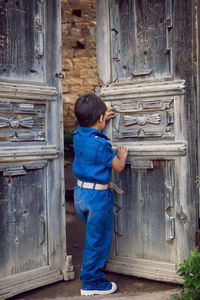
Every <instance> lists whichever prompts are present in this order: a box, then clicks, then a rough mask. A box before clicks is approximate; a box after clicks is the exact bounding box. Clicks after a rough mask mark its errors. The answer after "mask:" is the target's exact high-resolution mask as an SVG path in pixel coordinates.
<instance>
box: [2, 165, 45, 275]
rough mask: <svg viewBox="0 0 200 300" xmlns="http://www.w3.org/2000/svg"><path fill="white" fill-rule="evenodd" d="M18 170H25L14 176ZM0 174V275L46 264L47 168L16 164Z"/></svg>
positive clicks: (16, 272)
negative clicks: (0, 246) (32, 167)
mask: <svg viewBox="0 0 200 300" xmlns="http://www.w3.org/2000/svg"><path fill="white" fill-rule="evenodd" d="M27 166H28V164H27ZM20 168H21V169H20ZM11 170H12V173H11ZM19 170H21V171H22V170H23V171H24V174H21V175H20V176H17V174H16V171H18V173H19ZM14 171H15V173H14ZM0 178H1V210H0V213H1V217H0V235H1V243H2V246H3V249H2V252H1V257H0V266H1V270H3V273H2V274H1V276H2V277H5V276H10V275H15V274H18V273H21V272H26V271H29V270H32V269H36V268H40V267H42V266H46V265H48V253H47V245H48V236H47V211H46V169H45V168H43V169H36V170H29V169H26V167H24V168H22V167H21V166H20V165H18V166H15V169H14V168H13V167H12V168H10V169H8V168H7V169H5V171H3V172H1V176H0ZM28 254H29V255H28Z"/></svg>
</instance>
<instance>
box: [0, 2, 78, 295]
mask: <svg viewBox="0 0 200 300" xmlns="http://www.w3.org/2000/svg"><path fill="white" fill-rule="evenodd" d="M0 13H1V20H0V24H1V26H0V39H1V40H0V188H1V190H0V234H1V243H0V298H1V299H7V298H9V297H11V296H13V295H15V294H18V293H21V292H23V291H26V290H30V289H33V288H36V287H39V286H42V285H45V284H49V283H52V282H55V281H58V280H62V279H63V278H65V280H69V279H72V278H73V277H74V272H73V266H71V265H70V263H71V260H70V258H69V257H67V253H66V228H65V226H66V222H65V197H64V164H63V123H62V97H61V95H62V93H61V91H62V82H61V80H60V79H59V78H58V76H57V75H56V74H58V73H60V72H61V52H60V48H61V1H60V0H55V1H51V0H37V1H33V0H19V1H14V2H13V1H11V0H8V1H1V3H0Z"/></svg>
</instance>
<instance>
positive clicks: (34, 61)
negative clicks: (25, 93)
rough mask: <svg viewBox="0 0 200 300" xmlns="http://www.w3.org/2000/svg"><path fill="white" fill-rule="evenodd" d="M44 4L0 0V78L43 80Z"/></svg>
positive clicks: (38, 1)
mask: <svg viewBox="0 0 200 300" xmlns="http://www.w3.org/2000/svg"><path fill="white" fill-rule="evenodd" d="M44 6H45V1H40V0H36V1H34V0H29V1H24V0H18V1H12V0H9V1H1V6H0V8H1V20H0V28H1V47H0V79H5V80H15V81H16V79H17V80H24V81H29V80H31V81H37V82H43V81H44V80H45V72H44V68H45V67H44V35H45V27H44V13H45V8H44ZM22 36H23V38H22Z"/></svg>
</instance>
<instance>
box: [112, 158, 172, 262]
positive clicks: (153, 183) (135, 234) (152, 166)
mask: <svg viewBox="0 0 200 300" xmlns="http://www.w3.org/2000/svg"><path fill="white" fill-rule="evenodd" d="M129 159H130V158H129ZM132 162H133V163H132V164H131V161H130V164H127V166H126V168H125V170H124V171H123V173H122V174H115V175H114V182H117V183H118V184H119V185H120V187H121V188H122V189H123V190H124V191H125V193H124V194H122V195H115V205H116V212H115V255H116V256H121V257H132V258H139V259H149V260H156V261H158V262H167V263H175V257H174V256H173V251H174V243H175V229H174V227H173V225H172V224H173V208H174V207H173V206H174V205H173V201H174V195H173V193H171V195H170V196H171V199H170V203H168V197H167V195H166V189H167V188H168V189H170V188H171V190H172V192H173V187H174V182H172V181H173V178H174V176H173V174H171V172H172V171H170V170H172V166H173V161H163V160H162V161H159V160H154V161H140V166H138V164H137V166H136V165H134V161H132ZM136 162H137V161H136ZM142 163H143V166H142ZM147 163H149V166H148V165H147ZM144 164H146V166H144ZM170 177H171V178H170ZM169 180H170V181H169ZM169 229H171V230H170V231H169Z"/></svg>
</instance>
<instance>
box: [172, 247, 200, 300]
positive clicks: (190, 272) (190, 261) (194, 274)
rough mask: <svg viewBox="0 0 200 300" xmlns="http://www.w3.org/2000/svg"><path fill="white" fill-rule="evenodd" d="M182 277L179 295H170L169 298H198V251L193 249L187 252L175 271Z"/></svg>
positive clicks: (199, 254)
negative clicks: (182, 285) (182, 284)
mask: <svg viewBox="0 0 200 300" xmlns="http://www.w3.org/2000/svg"><path fill="white" fill-rule="evenodd" d="M177 273H178V274H179V276H180V277H182V278H183V283H184V287H183V291H182V293H181V295H178V294H175V295H172V296H171V300H199V299H200V252H198V251H197V250H193V251H191V252H190V253H189V256H188V258H186V259H185V260H184V261H183V263H182V264H180V265H179V269H178V271H177Z"/></svg>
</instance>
